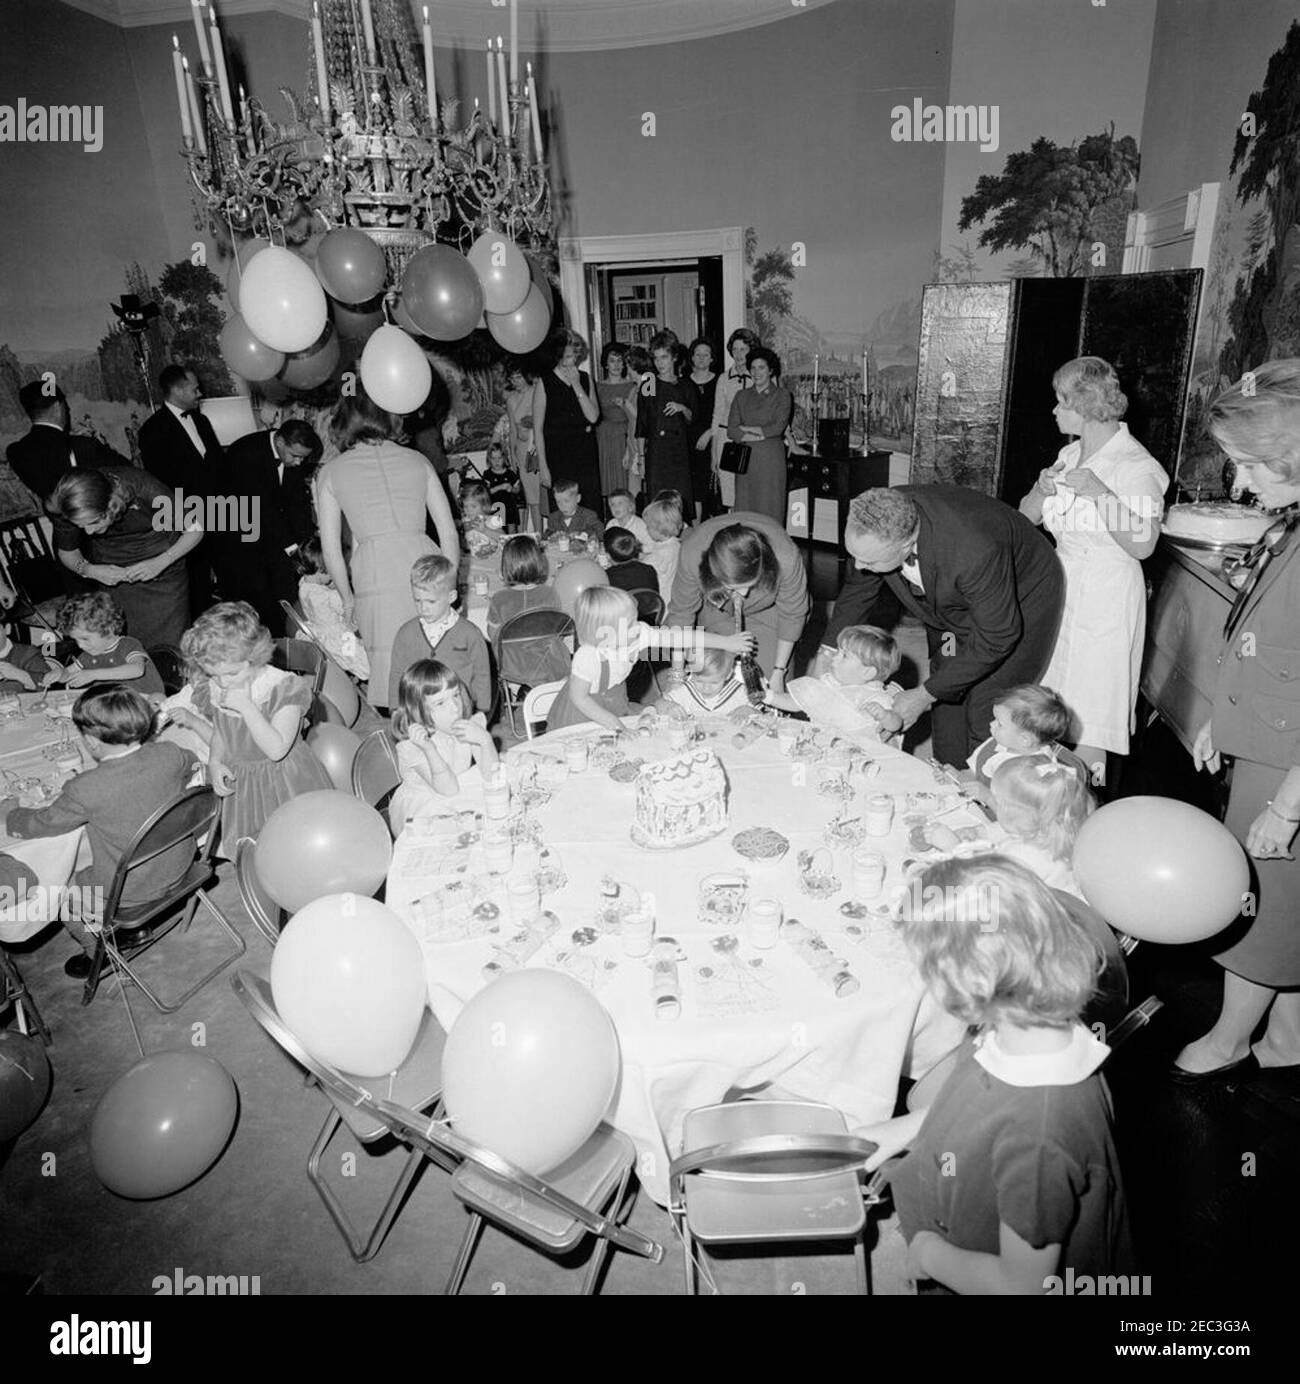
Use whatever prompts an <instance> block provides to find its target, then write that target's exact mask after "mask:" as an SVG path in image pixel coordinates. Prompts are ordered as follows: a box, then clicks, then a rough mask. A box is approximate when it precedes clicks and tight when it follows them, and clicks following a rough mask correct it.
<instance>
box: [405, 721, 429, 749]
mask: <svg viewBox="0 0 1300 1384" xmlns="http://www.w3.org/2000/svg"><path fill="white" fill-rule="evenodd" d="M406 738H407V739H408V740H409V741H410V742H411V744H412V745H423V744H425V743H427V741H428V739H429V732H428V729H427V728H426V727H425V726H422V725H420V724H419V722H418V721H417V722H413V723H412V725H411V727H410V729H409V730H408V731H407V732H406Z"/></svg>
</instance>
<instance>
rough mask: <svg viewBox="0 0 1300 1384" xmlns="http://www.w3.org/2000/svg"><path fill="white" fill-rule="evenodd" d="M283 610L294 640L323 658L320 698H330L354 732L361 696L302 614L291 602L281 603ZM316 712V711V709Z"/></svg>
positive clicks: (322, 714) (318, 694) (358, 717)
mask: <svg viewBox="0 0 1300 1384" xmlns="http://www.w3.org/2000/svg"><path fill="white" fill-rule="evenodd" d="M280 609H281V610H283V611H284V618H285V626H284V627H285V629H287V630H288V631H289V636H290V638H292V639H296V640H298V642H299V643H302V644H310V645H311V646H312V647H313V648H316V649H319V650H320V654H321V657H322V658H323V659H324V660H325V671H324V672H323V673H322V674H321V678H322V682H321V687H322V688H323V689H324V691H323V692H322V691H321V689H320V688H318V689H317V694H316V695H317V697H320V696H324V697H327V698H328V699H329V700H330V701H331V702H332V703H333V704H334V707H335V710H337V711H338V713H339V715H340V716H341V717H342V719H343V723H344V724H345V725H346V726H348V727H349V728H351V727H352V726H355V725H356V723H357V721H358V720H360V718H361V694H360V693H359V692H358V691H357V689H356V687H355V686H354V685H353V683H352V679H351V678H350V677H349V676H348V674H347V672H346V670H345V669H343V668H342V667H340V666H339V664H337V663H336V662H335V661H334V659H333V658H332V657H331V656H330V651H329V650H328V649H327V648H326V647H325V646H324V644H322V643H321V642H320V640H319V639H317V638H316V636H315V634H313V633H312V628H311V626H310V625H309V624H308V623H307V621H306V620H305V619H304V618H303V614H302V611H301V610H299V608H298V607H297V606H296V605H294V604H293V603H292V602H290V601H281V602H280ZM313 710H316V708H315V707H313ZM315 719H316V720H324V719H325V717H324V713H323V712H318V714H317V715H316V718H315Z"/></svg>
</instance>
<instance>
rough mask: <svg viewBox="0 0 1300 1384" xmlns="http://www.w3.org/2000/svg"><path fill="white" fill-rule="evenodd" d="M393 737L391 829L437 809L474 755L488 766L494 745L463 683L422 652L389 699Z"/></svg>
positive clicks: (457, 786) (453, 790)
mask: <svg viewBox="0 0 1300 1384" xmlns="http://www.w3.org/2000/svg"><path fill="white" fill-rule="evenodd" d="M392 727H393V738H394V739H395V740H396V741H397V767H398V768H399V769H400V770H401V773H402V783H401V786H400V787H399V788H398V789H397V791H396V793H394V794H393V801H392V804H391V805H390V807H389V821H390V822H391V824H392V828H393V834H394V835H397V834H399V833H400V832H401V830H402V828H403V827H404V826H405V824H406V823H407V821H409V820H410V819H411V818H412V817H419V816H425V815H428V814H429V813H430V812H436V811H437V810H439V809H440V807H441V804H442V801H443V800H444V799H446V798H454V797H455V796H456V795H457V794H458V793H459V792H460V775H461V774H463V773H464V772H465V771H466V769H468V768H469V767H470V765H471V764H473V763H475V762H476V761H477V762H478V763H479V764H482V765H484V766H485V767H488V768H491V767H492V766H493V765H495V764H496V763H497V762H498V760H497V749H496V745H495V744H493V742H492V737H491V735H489V734H488V730H487V726H486V724H485V723H484V719H483V716H482V714H481V713H477V712H474V710H473V708H472V707H471V705H470V700H469V692H468V691H467V690H466V687H465V684H464V683H463V682H461V680H460V679H459V678H458V677H457V676H456V674H455V673H454V672H453V671H452V670H451V669H450V668H448V667H447V665H446V664H445V663H439V662H438V661H437V659H433V658H422V659H420V660H418V661H417V662H415V663H413V664H411V666H410V667H409V668H407V669H406V670H405V671H404V672H403V673H402V676H401V679H400V680H399V682H398V687H397V698H396V700H395V701H394V702H393V719H392Z"/></svg>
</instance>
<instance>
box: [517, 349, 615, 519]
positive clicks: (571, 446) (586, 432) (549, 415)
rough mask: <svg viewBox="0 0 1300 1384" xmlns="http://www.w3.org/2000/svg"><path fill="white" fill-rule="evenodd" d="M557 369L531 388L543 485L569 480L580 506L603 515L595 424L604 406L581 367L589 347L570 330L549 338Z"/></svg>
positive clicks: (534, 431) (535, 433)
mask: <svg viewBox="0 0 1300 1384" xmlns="http://www.w3.org/2000/svg"><path fill="white" fill-rule="evenodd" d="M551 348H552V350H553V352H554V355H555V365H554V367H553V368H552V369H550V370H548V371H547V372H546V373H545V374H544V375H543V376H542V377H541V379H539V380H538V381H537V384H536V385H535V386H534V387H533V440H534V443H535V445H536V447H537V460H538V463H539V464H540V467H541V477H542V484H543V485H545V486H551V485H552V484H553V482H552V477H554V478H555V479H556V480H562V479H564V478H566V477H567V478H568V479H569V480H575V481H577V482H578V485H579V487H580V488H581V490H582V503H583V504H585V505H587V506H588V507H589V508H590V509H594V510H596V511H597V512H600V511H601V510H602V503H601V490H600V453H599V451H598V449H597V446H596V422H597V420H598V419H599V418H600V401H599V399H598V398H597V397H596V390H595V387H594V386H593V385H592V383H591V377H590V376H589V375H588V374H587V372H586V371H585V370H579V369H578V367H579V365H581V364H582V362H583V361H584V360H586V358H587V343H586V342H585V341H584V340H583V339H582V338H581V337H580V336H579V335H578V333H577V332H573V331H570V330H569V329H568V328H567V327H561V329H560V330H559V331H558V332H556V333H555V335H554V336H553V337H552V338H551Z"/></svg>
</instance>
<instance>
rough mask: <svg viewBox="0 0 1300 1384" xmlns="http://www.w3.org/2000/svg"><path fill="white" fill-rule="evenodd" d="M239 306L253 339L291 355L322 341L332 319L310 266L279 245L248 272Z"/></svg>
mask: <svg viewBox="0 0 1300 1384" xmlns="http://www.w3.org/2000/svg"><path fill="white" fill-rule="evenodd" d="M239 304H240V310H241V312H242V313H243V317H244V321H245V322H246V323H247V324H248V329H249V330H250V331H251V332H252V333H253V335H254V336H255V337H257V339H258V340H259V341H262V342H265V343H266V345H268V346H270V347H271V348H272V349H273V350H276V351H284V352H285V353H286V354H290V355H291V354H293V353H295V352H297V351H305V350H306V349H307V348H308V347H309V346H312V345H314V344H315V343H316V342H317V341H319V340H320V335H321V333H322V332H323V331H324V330H325V322H326V319H327V317H328V315H329V307H328V304H327V303H326V301H325V290H324V289H323V288H322V287H321V286H320V280H319V279H317V277H316V275H315V273H314V272H313V271H312V268H311V266H310V265H309V264H307V262H306V261H305V260H303V259H301V258H300V257H299V256H298V255H295V254H293V253H292V251H289V250H284V249H282V248H281V247H280V246H278V245H271V246H268V247H267V248H266V249H265V250H259V251H258V252H257V254H255V255H254V256H253V258H252V259H251V260H249V261H248V263H247V264H246V265H245V266H244V277H243V279H242V280H241V281H240V285H239Z"/></svg>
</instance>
